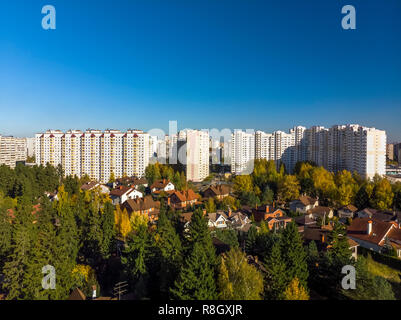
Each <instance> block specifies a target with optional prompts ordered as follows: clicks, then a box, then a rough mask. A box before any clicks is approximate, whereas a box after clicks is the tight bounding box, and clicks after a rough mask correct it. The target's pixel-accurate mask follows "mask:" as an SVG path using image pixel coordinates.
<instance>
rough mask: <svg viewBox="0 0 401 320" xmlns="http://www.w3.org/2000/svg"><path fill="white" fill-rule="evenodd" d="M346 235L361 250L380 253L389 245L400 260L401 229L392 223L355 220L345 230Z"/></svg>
mask: <svg viewBox="0 0 401 320" xmlns="http://www.w3.org/2000/svg"><path fill="white" fill-rule="evenodd" d="M347 235H348V237H349V238H351V239H352V240H354V241H356V242H358V243H359V245H360V246H361V247H363V248H366V249H369V250H373V251H376V252H382V250H383V248H384V247H385V245H386V244H389V245H391V246H392V247H393V248H394V249H395V250H396V251H397V255H398V257H399V258H401V229H399V228H397V227H396V226H395V225H394V224H393V223H390V222H384V221H380V220H376V219H373V218H355V219H354V220H353V221H352V223H351V225H350V226H349V227H348V229H347Z"/></svg>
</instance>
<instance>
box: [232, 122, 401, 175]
mask: <svg viewBox="0 0 401 320" xmlns="http://www.w3.org/2000/svg"><path fill="white" fill-rule="evenodd" d="M233 139H234V141H235V145H234V144H233V148H232V155H233V157H235V160H234V161H232V172H233V173H236V174H238V172H240V171H241V170H242V169H241V164H244V163H245V162H246V161H249V158H247V157H246V154H247V153H246V152H248V151H247V150H249V146H250V144H249V143H248V144H247V142H249V140H247V139H246V138H245V136H244V134H243V133H239V134H237V135H236V134H234V135H233ZM386 139H387V138H386V132H385V131H383V130H378V129H375V128H367V127H363V126H360V125H353V124H351V125H336V126H333V127H331V128H329V129H327V128H325V127H322V126H313V127H311V128H309V129H306V128H305V127H300V126H298V127H294V128H292V129H290V130H289V132H288V133H286V132H283V131H275V132H273V133H265V132H263V131H257V132H256V133H255V145H254V148H255V158H256V159H266V160H273V161H275V162H276V164H277V168H278V167H279V165H280V164H281V163H283V164H285V166H286V169H287V171H288V172H293V170H294V167H295V164H296V163H297V162H298V161H312V162H314V163H315V164H317V165H318V166H323V167H324V168H326V169H327V170H329V171H332V172H338V171H341V170H348V171H351V172H357V173H359V174H360V175H361V176H362V177H364V178H367V179H372V178H373V177H374V176H375V175H376V174H378V175H385V173H386ZM394 149H396V146H394ZM400 149H401V148H400ZM394 153H395V152H394ZM248 154H249V152H248Z"/></svg>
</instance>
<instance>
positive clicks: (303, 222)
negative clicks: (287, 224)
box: [295, 214, 316, 225]
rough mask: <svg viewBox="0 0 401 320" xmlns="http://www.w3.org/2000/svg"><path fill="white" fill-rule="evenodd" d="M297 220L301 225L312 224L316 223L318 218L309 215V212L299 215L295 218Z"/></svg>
mask: <svg viewBox="0 0 401 320" xmlns="http://www.w3.org/2000/svg"><path fill="white" fill-rule="evenodd" d="M295 222H296V223H297V224H299V225H311V224H316V220H315V219H313V218H310V217H309V214H305V215H303V216H299V217H296V218H295Z"/></svg>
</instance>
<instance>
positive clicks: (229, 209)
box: [228, 207, 233, 218]
mask: <svg viewBox="0 0 401 320" xmlns="http://www.w3.org/2000/svg"><path fill="white" fill-rule="evenodd" d="M232 214H233V212H232V211H231V207H228V217H229V218H230V217H231V215H232Z"/></svg>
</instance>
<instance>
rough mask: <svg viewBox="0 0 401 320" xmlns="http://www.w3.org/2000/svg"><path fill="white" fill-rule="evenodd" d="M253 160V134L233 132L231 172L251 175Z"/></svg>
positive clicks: (240, 131)
mask: <svg viewBox="0 0 401 320" xmlns="http://www.w3.org/2000/svg"><path fill="white" fill-rule="evenodd" d="M254 159H255V133H247V132H244V131H242V130H234V133H233V134H232V136H231V172H232V173H234V174H251V173H252V171H253V161H254Z"/></svg>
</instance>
